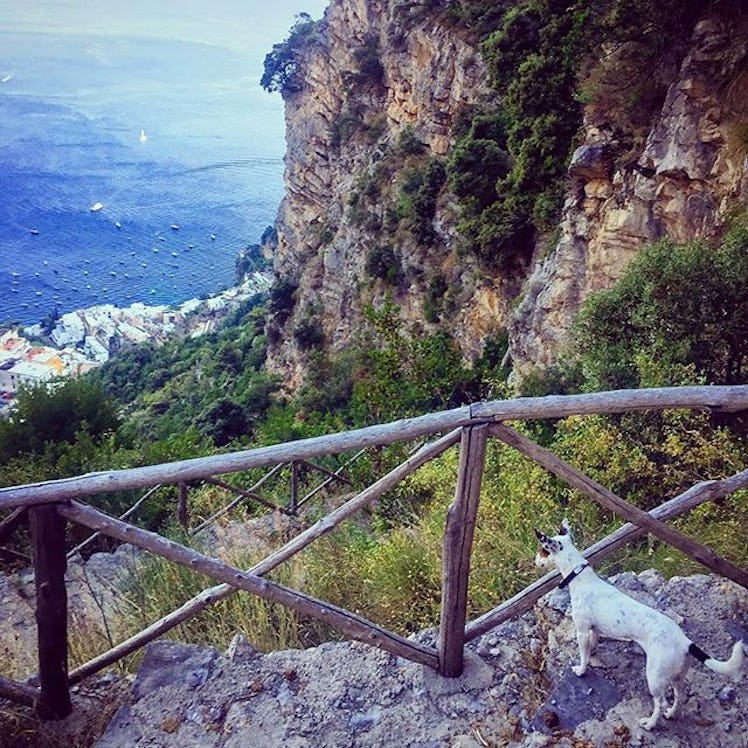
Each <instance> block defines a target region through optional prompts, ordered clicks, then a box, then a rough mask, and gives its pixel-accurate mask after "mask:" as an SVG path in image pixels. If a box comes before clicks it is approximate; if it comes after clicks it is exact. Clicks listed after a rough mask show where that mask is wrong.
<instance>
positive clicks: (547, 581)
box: [465, 470, 748, 641]
mask: <svg viewBox="0 0 748 748" xmlns="http://www.w3.org/2000/svg"><path fill="white" fill-rule="evenodd" d="M746 487H748V470H743V471H742V472H740V473H737V474H736V475H733V476H730V477H729V478H724V479H722V480H713V481H705V482H703V483H698V484H696V485H695V486H692V487H691V488H689V489H688V490H687V491H684V492H683V493H682V494H679V495H678V496H676V497H675V498H673V499H670V501H667V502H665V503H664V504H660V506H658V507H656V508H655V509H653V510H652V511H651V512H649V514H651V515H652V517H655V518H656V519H661V520H665V519H672V518H673V517H678V516H680V515H682V514H685V513H686V512H690V511H691V510H692V509H694V508H696V507H697V506H699V505H700V504H703V503H704V502H706V501H716V500H717V499H722V498H724V497H725V496H728V495H729V494H731V493H733V492H734V491H737V490H739V489H741V488H746ZM541 529H542V528H541ZM644 534H645V531H644V530H643V529H642V528H641V527H637V526H636V525H634V524H631V523H630V522H629V523H626V524H625V525H622V526H621V527H619V528H618V529H617V530H616V531H615V532H612V533H611V534H610V535H606V536H605V537H604V538H602V540H599V541H598V542H597V543H595V544H593V545H591V546H590V547H589V548H587V549H585V550H584V551H582V554H583V555H584V557H585V558H586V559H588V560H589V561H590V562H592V563H597V562H598V561H602V560H603V559H604V558H607V557H608V556H609V555H610V554H611V553H613V552H615V551H617V550H618V549H619V548H621V547H622V546H624V545H626V544H627V543H631V542H632V541H634V540H637V539H638V538H640V537H642V536H643V535H644ZM560 581H561V575H560V574H559V573H558V572H557V571H552V572H550V573H548V574H546V575H545V576H543V577H542V578H541V579H538V580H537V581H536V582H533V583H532V584H531V585H529V586H528V587H526V588H525V589H523V590H522V591H521V592H518V593H517V594H516V595H514V596H513V597H511V598H510V599H509V600H506V601H505V602H503V603H501V605H498V606H497V607H495V608H494V609H493V610H490V611H488V612H487V613H484V614H483V615H482V616H480V617H479V618H476V619H475V620H473V621H471V622H470V623H468V625H467V626H466V627H465V641H472V640H473V639H476V638H477V637H479V636H482V635H483V634H485V633H486V632H487V631H490V630H491V629H492V628H494V627H495V626H498V625H499V624H500V623H504V621H509V620H511V619H512V618H516V617H517V616H520V615H522V614H523V613H526V612H527V611H528V610H530V609H531V608H532V607H533V605H535V603H536V602H537V601H538V600H540V598H541V597H543V595H545V594H546V593H547V592H550V591H551V590H552V589H553V588H554V587H557V586H558V583H559V582H560Z"/></svg>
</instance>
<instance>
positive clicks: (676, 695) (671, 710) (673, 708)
mask: <svg viewBox="0 0 748 748" xmlns="http://www.w3.org/2000/svg"><path fill="white" fill-rule="evenodd" d="M672 686H673V703H672V704H671V705H670V706H669V707H668V708H667V709H666V710H665V711H664V712H663V715H664V716H665V719H672V718H673V717H675V715H676V714H677V713H678V707H679V706H680V702H681V699H682V697H683V683H682V681H681V680H680V678H676V679H675V680H674V681H673V683H672Z"/></svg>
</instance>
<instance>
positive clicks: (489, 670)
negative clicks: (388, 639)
mask: <svg viewBox="0 0 748 748" xmlns="http://www.w3.org/2000/svg"><path fill="white" fill-rule="evenodd" d="M614 581H615V584H616V585H617V586H619V587H620V588H622V589H624V590H625V591H627V592H628V593H629V594H631V595H633V596H634V597H636V598H638V599H640V600H642V601H643V602H645V603H647V604H650V605H655V606H657V607H658V608H660V609H662V610H664V611H665V612H666V613H667V614H669V615H671V616H672V617H674V618H675V619H676V620H678V621H679V623H680V624H681V625H682V626H683V627H684V629H685V631H686V632H687V634H688V635H689V636H690V637H692V638H693V639H694V640H695V641H697V642H698V643H699V645H700V646H702V647H703V648H705V649H706V650H707V651H708V652H709V653H713V654H714V655H715V656H722V657H725V656H726V655H727V653H728V652H729V649H730V646H731V642H732V641H733V640H734V638H735V637H736V636H740V635H743V636H745V633H746V626H748V618H747V617H746V616H748V598H747V597H746V591H745V590H744V589H742V588H740V587H738V586H737V585H734V584H732V583H729V582H726V581H724V580H721V579H718V578H715V577H711V576H694V577H688V578H683V577H681V578H678V577H676V578H673V579H671V580H669V581H665V580H664V579H663V578H662V577H661V576H659V575H658V574H656V573H654V572H645V573H643V574H641V575H638V576H637V575H633V574H623V575H620V576H619V577H617V578H616V579H615V580H614ZM567 608H568V592H567V591H556V592H554V593H551V594H550V595H548V596H546V598H544V599H543V600H542V601H541V602H540V603H539V604H538V605H537V606H536V607H535V609H534V611H533V612H532V613H530V614H527V615H525V616H523V617H522V618H519V619H517V620H515V621H511V622H508V623H505V624H503V625H501V626H499V627H497V628H496V629H494V630H493V631H490V632H489V633H488V634H486V635H484V636H483V637H481V638H480V639H478V640H477V641H475V642H473V643H471V644H470V646H469V647H468V649H467V652H466V659H465V671H464V673H463V675H462V676H461V677H460V678H455V679H446V678H442V677H440V676H439V675H437V674H436V673H435V672H434V671H432V670H430V669H429V668H426V667H424V666H422V665H416V664H414V663H412V662H408V661H405V660H401V659H398V658H396V657H394V656H391V655H388V654H386V653H384V652H381V651H379V650H376V649H373V648H370V647H368V646H366V645H364V644H351V643H329V644H323V645H321V646H319V647H317V648H315V649H310V650H305V651H285V652H273V653H271V654H267V655H262V654H260V653H259V652H257V651H255V650H254V649H253V648H252V647H251V646H250V645H249V644H247V643H246V642H243V641H242V640H239V639H237V640H235V641H234V642H232V645H231V647H230V648H229V650H228V652H226V654H223V655H222V654H219V653H218V652H217V651H215V650H212V649H208V648H205V647H199V646H195V645H183V644H177V643H174V642H166V641H164V642H160V643H156V644H153V645H151V646H150V647H149V648H148V650H147V652H146V655H145V658H144V660H143V663H142V665H141V667H140V670H139V672H138V675H137V677H136V679H135V682H134V684H133V687H132V694H131V703H129V704H127V705H124V706H122V707H121V708H120V710H119V711H118V713H117V714H116V715H115V717H114V719H113V720H112V722H111V723H110V725H109V728H108V729H107V731H106V733H105V734H104V735H103V736H102V738H101V739H100V740H99V741H98V743H97V746H98V747H99V748H114V747H115V746H117V748H119V746H122V745H150V746H180V748H190V747H191V746H195V748H197V746H200V747H201V748H202V747H203V746H215V747H218V746H221V747H224V748H229V747H230V746H231V747H233V746H236V748H239V746H253V745H256V746H271V745H272V746H275V745H284V746H296V747H297V748H303V747H305V746H314V747H315V748H326V747H328V748H338V746H357V747H363V746H371V747H372V748H374V747H377V748H383V747H384V746H408V747H409V748H416V747H418V748H427V747H428V748H437V747H438V746H460V747H461V748H478V746H486V745H504V746H516V747H519V746H526V747H528V748H529V746H534V747H537V746H550V745H553V746H569V747H571V746H582V745H583V746H602V745H611V746H612V745H635V746H679V747H680V748H689V747H691V746H693V748H696V747H697V746H698V748H705V747H709V748H721V746H724V745H728V744H729V745H743V744H745V741H746V739H748V716H747V714H748V712H746V709H745V706H746V701H747V700H748V681H746V678H745V677H743V678H741V679H740V680H739V681H738V682H733V681H731V680H727V679H725V678H723V677H720V676H717V675H716V674H714V673H712V672H711V671H709V670H707V669H706V668H704V667H702V666H700V665H698V664H697V663H696V661H695V660H694V663H693V667H692V669H691V671H690V672H689V674H688V675H687V677H686V684H687V690H688V697H687V698H686V699H685V703H684V704H683V707H682V711H681V713H680V714H679V716H678V718H677V719H675V720H672V721H668V720H663V723H662V724H661V725H660V726H659V727H658V728H657V729H656V730H654V731H653V732H651V733H647V732H644V731H643V730H642V729H641V728H640V727H639V725H638V719H639V717H641V716H643V715H645V714H646V715H648V714H649V712H650V711H651V698H650V696H649V693H648V691H647V687H646V681H645V676H644V658H643V657H642V654H641V651H640V650H639V649H638V648H637V647H636V646H635V645H632V644H626V643H622V642H613V641H606V640H603V641H602V642H601V645H600V656H601V659H602V661H603V664H602V667H600V668H595V669H594V670H592V671H590V672H589V673H588V674H586V675H585V676H584V677H583V678H577V677H576V676H575V675H573V674H572V673H571V671H570V668H569V665H570V663H571V662H572V661H574V660H575V658H576V654H577V653H576V637H575V634H574V630H573V625H572V623H571V620H570V618H569V616H568V610H567ZM419 638H420V639H421V640H423V641H427V640H431V639H432V638H433V635H432V634H430V633H428V632H424V633H422V634H420V635H419Z"/></svg>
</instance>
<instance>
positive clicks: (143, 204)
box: [0, 26, 288, 323]
mask: <svg viewBox="0 0 748 748" xmlns="http://www.w3.org/2000/svg"><path fill="white" fill-rule="evenodd" d="M285 28H288V26H286V27H285ZM280 38H283V35H281V36H280V37H279V38H270V39H267V40H266V47H265V51H267V50H269V49H270V47H271V46H272V44H273V43H274V42H275V41H279V39H280ZM251 52H252V53H251V54H250V53H249V51H248V52H247V53H246V54H245V53H243V52H242V50H241V49H240V48H238V46H237V45H236V44H234V45H233V46H222V45H219V44H215V43H203V42H200V41H192V40H188V39H169V38H163V37H160V38H155V37H154V38H150V37H148V36H137V35H133V36H128V35H126V34H121V35H109V34H98V33H87V32H84V33H78V32H76V31H75V30H70V29H68V30H66V31H65V33H47V32H35V31H33V30H3V29H2V27H1V26H0V321H17V322H22V323H34V322H37V321H39V320H40V319H41V318H42V317H44V316H45V315H48V314H50V313H52V312H54V310H55V309H56V310H57V312H58V313H64V312H67V311H71V310H74V309H79V308H84V307H88V306H93V305H96V304H103V303H113V304H116V305H120V306H123V305H127V304H130V303H132V302H133V301H144V302H146V303H153V304H162V303H178V302H180V301H183V300H185V299H189V298H193V297H197V296H201V295H205V294H210V293H213V292H216V291H219V290H221V289H222V288H224V287H226V286H230V285H232V284H233V283H234V279H235V275H234V260H235V257H236V255H237V253H238V252H239V251H240V250H241V249H242V248H244V247H246V246H247V245H249V244H255V243H257V242H258V240H259V237H260V236H261V234H262V232H263V230H264V229H265V228H266V227H267V226H268V225H270V224H272V223H273V221H274V220H275V214H276V211H277V208H278V204H279V202H280V199H281V197H282V195H283V181H282V176H283V160H282V159H283V151H284V130H283V116H282V101H281V100H280V97H279V96H278V95H277V94H276V95H274V96H271V95H269V94H267V93H266V92H265V91H263V90H262V89H261V88H260V87H259V83H258V81H259V78H260V76H261V75H262V68H261V64H260V65H258V64H257V60H258V59H259V60H261V59H262V55H258V52H257V50H256V49H255V50H251ZM97 204H100V205H101V206H102V207H100V208H99V206H98V205H97ZM92 207H96V208H98V209H97V210H92Z"/></svg>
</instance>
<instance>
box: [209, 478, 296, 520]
mask: <svg viewBox="0 0 748 748" xmlns="http://www.w3.org/2000/svg"><path fill="white" fill-rule="evenodd" d="M205 482H206V483H210V484H211V485H213V486H218V487H219V488H223V489H224V491H230V492H231V493H233V494H236V495H237V496H238V501H242V500H244V499H252V501H256V502H257V503H258V504H262V506H264V507H265V508H266V509H271V510H272V511H274V512H283V514H288V515H291V514H293V512H291V511H289V510H288V509H287V508H286V507H284V506H278V505H277V504H273V502H272V501H268V500H267V499H265V498H263V497H262V496H260V494H258V493H256V492H255V491H251V490H245V489H243V488H239V486H233V485H232V484H231V483H227V482H226V481H223V480H221V479H220V478H205ZM238 501H237V502H232V505H233V504H236V503H238Z"/></svg>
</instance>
